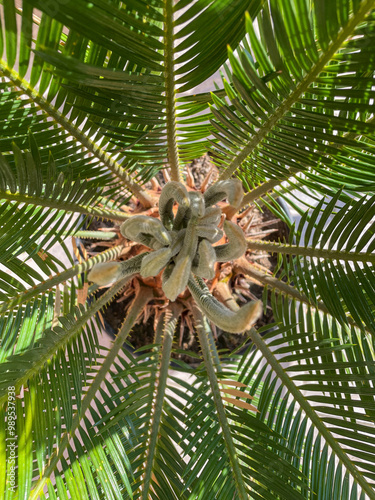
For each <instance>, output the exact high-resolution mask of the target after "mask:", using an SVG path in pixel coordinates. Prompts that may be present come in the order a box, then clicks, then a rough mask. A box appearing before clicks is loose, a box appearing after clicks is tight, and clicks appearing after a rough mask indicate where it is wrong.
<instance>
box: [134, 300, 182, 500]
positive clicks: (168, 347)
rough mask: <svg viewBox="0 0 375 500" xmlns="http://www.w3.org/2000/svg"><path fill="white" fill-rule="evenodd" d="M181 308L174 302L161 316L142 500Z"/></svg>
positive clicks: (156, 437)
mask: <svg viewBox="0 0 375 500" xmlns="http://www.w3.org/2000/svg"><path fill="white" fill-rule="evenodd" d="M180 312H181V308H179V307H177V306H175V305H174V304H172V305H171V306H170V308H169V309H167V311H166V313H165V317H164V318H161V320H162V321H164V331H163V341H162V347H161V355H160V359H161V361H160V370H159V380H158V385H157V391H156V395H155V410H154V414H153V416H152V424H151V430H150V441H149V443H148V452H147V460H146V466H145V473H144V478H143V485H142V500H147V499H148V498H149V489H150V482H151V476H152V470H153V463H154V456H155V451H156V446H157V441H158V436H159V426H160V421H161V417H162V413H163V405H164V396H165V390H166V387H167V378H168V369H169V361H170V357H171V352H172V343H173V335H174V331H175V329H176V325H177V320H178V317H179V314H180Z"/></svg>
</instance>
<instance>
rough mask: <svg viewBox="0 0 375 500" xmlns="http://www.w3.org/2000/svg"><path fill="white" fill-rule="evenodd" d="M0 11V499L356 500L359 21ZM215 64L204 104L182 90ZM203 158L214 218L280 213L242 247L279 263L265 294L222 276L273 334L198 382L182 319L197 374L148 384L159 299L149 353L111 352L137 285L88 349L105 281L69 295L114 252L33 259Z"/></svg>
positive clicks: (33, 0)
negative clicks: (240, 190) (236, 193)
mask: <svg viewBox="0 0 375 500" xmlns="http://www.w3.org/2000/svg"><path fill="white" fill-rule="evenodd" d="M1 3H2V17H1V23H2V26H1V28H2V31H1V38H0V45H1V51H2V60H1V63H0V74H1V76H2V81H1V83H0V85H1V90H2V94H1V98H0V99H1V107H0V109H1V115H0V120H1V130H0V133H1V138H0V147H1V151H2V158H1V164H0V198H1V210H0V218H1V222H0V227H1V228H2V229H1V233H0V235H1V238H0V252H1V259H2V270H1V273H0V286H1V300H2V304H1V306H0V308H1V309H0V310H1V315H2V316H1V319H0V321H1V322H0V325H1V326H0V328H1V335H2V337H1V338H2V340H1V361H2V364H1V366H0V372H1V381H0V390H1V404H2V410H1V412H2V418H1V419H0V426H1V427H0V429H1V434H2V441H1V442H2V445H4V443H8V444H9V443H10V442H11V441H9V438H11V437H12V436H11V435H9V426H8V434H7V431H6V429H7V424H8V423H9V415H10V411H11V409H12V408H13V400H12V393H11V392H10V393H9V396H10V398H9V401H10V403H8V406H7V401H8V391H7V388H8V387H9V386H11V387H13V386H14V387H15V392H16V393H17V394H18V393H20V397H18V398H16V400H15V407H16V413H17V427H16V434H17V436H18V440H17V444H18V447H17V449H16V461H15V464H17V469H16V484H17V487H16V488H15V490H16V491H15V492H14V493H13V492H12V490H13V488H12V483H11V482H10V480H11V472H12V470H11V467H12V462H10V461H8V469H5V468H1V469H0V493H1V495H2V494H3V491H7V493H6V496H5V498H7V499H8V498H25V499H26V498H32V499H36V498H38V497H39V496H40V497H41V498H45V497H48V498H59V499H62V498H69V497H70V498H74V499H76V498H77V499H78V498H79V499H81V498H95V499H99V498H106V499H107V498H108V499H115V498H116V499H117V498H143V499H146V498H153V499H156V498H159V499H163V500H164V499H166V498H168V499H169V498H170V499H183V498H186V499H191V500H193V499H199V498H202V499H205V500H206V499H214V498H217V499H223V500H226V499H232V498H240V499H244V498H248V497H250V498H254V499H263V498H264V499H274V498H280V499H292V498H293V499H294V498H295V499H297V498H306V499H310V498H317V499H325V498H327V499H328V498H329V499H330V498H334V499H349V498H351V499H354V498H357V497H358V496H360V498H366V496H367V497H368V498H375V493H374V490H373V482H374V479H375V468H374V458H375V451H374V443H375V431H374V426H373V423H374V418H375V413H374V403H375V401H374V387H373V384H374V378H375V360H374V341H373V339H374V335H375V320H374V311H375V299H374V297H375V281H374V275H373V265H374V260H375V259H374V254H373V250H374V247H375V239H374V227H373V225H371V224H372V221H373V217H374V213H375V198H374V196H372V195H371V193H372V192H373V190H374V185H375V184H374V182H375V175H374V171H373V160H374V152H375V150H374V129H375V124H374V120H373V117H374V104H373V100H374V95H375V94H374V91H373V85H374V57H375V56H374V50H373V46H374V43H375V11H373V10H372V9H373V8H374V7H375V2H374V1H373V0H362V1H361V0H340V1H339V0H330V1H329V2H324V1H322V0H309V1H308V0H301V1H300V0H282V1H276V0H269V1H261V0H257V1H250V0H248V1H244V0H236V1H234V2H229V1H228V0H220V1H215V2H212V3H210V2H208V1H207V0H197V1H196V2H195V3H193V2H191V1H190V0H180V1H179V2H177V3H176V5H175V6H173V3H174V2H172V0H153V1H151V2H143V1H141V0H130V1H129V2H126V3H125V2H120V1H116V0H111V1H110V0H93V1H91V2H88V1H86V0H60V1H57V0H56V1H52V0H51V1H50V2H46V1H44V0H24V1H20V2H15V1H14V0H2V2H1ZM246 11H248V14H245V12H246ZM252 20H256V22H254V24H253V22H252ZM245 35H246V36H245ZM227 44H229V45H230V47H231V48H230V49H227ZM31 49H32V50H31ZM228 50H229V63H230V67H229V66H225V70H226V76H225V78H224V77H223V79H222V81H223V87H224V88H223V89H216V90H215V91H214V92H213V93H211V94H197V95H189V93H187V94H186V92H187V91H190V90H192V89H193V88H194V87H195V86H196V85H198V84H200V83H202V82H203V81H205V80H206V79H207V78H208V77H210V76H212V74H213V73H214V72H215V71H217V70H218V69H219V68H220V67H221V66H222V65H223V64H224V63H225V61H226V60H227V58H228ZM176 91H178V92H179V94H178V95H179V97H178V98H176ZM184 92H185V94H184ZM208 150H210V151H211V154H212V157H213V158H214V159H215V162H216V164H217V166H218V168H219V172H220V178H219V179H220V180H225V179H229V178H231V177H237V178H239V179H240V180H241V181H242V184H243V187H244V191H245V196H244V199H243V202H242V204H241V206H240V207H236V209H242V208H244V207H246V206H247V205H248V204H250V203H258V204H263V205H266V206H268V207H269V208H270V209H271V210H272V211H273V212H274V213H275V214H278V215H280V216H281V217H282V218H284V219H285V216H284V214H283V211H282V209H281V207H280V205H279V204H278V202H277V201H276V200H277V199H278V198H280V197H282V198H284V199H286V200H287V201H288V202H289V203H290V204H291V205H292V206H294V207H295V208H296V209H297V210H298V211H299V212H300V215H301V222H300V223H299V225H298V227H297V228H295V227H291V238H290V243H287V242H284V243H280V244H272V245H271V244H267V243H264V242H262V241H253V240H252V241H249V242H248V246H249V248H250V249H256V250H263V249H264V250H267V249H268V250H270V251H272V252H276V253H278V255H279V256H280V259H279V264H280V271H279V273H278V277H270V276H268V275H266V274H262V273H261V272H260V271H259V270H258V269H257V268H254V267H252V266H251V265H250V264H249V263H248V261H247V260H246V259H239V260H238V261H236V265H237V266H239V268H240V269H242V272H243V273H244V274H246V275H248V276H249V277H250V278H254V279H256V280H257V281H258V282H261V283H263V284H264V285H265V286H267V287H268V290H269V293H270V294H271V296H272V303H273V312H274V316H275V319H276V324H275V325H274V326H275V328H268V329H266V330H264V331H263V332H260V333H262V336H261V335H260V333H259V332H257V331H256V330H254V329H252V330H251V332H250V335H251V338H252V340H253V343H254V344H255V346H256V349H255V350H251V349H250V350H248V351H247V352H246V353H245V354H243V355H241V356H234V357H232V358H231V360H230V361H229V362H226V363H222V364H221V363H220V359H219V357H218V355H217V352H216V350H215V347H214V343H213V340H212V339H213V337H212V333H211V329H210V324H209V322H208V321H207V319H206V318H205V317H204V315H202V313H201V310H200V309H199V308H197V307H196V306H195V305H193V306H192V309H193V314H194V320H195V327H196V329H197V332H198V336H199V339H200V343H201V348H202V355H203V361H204V363H203V364H202V366H200V368H199V369H198V370H196V371H193V370H191V369H190V368H188V367H187V366H185V365H183V364H181V365H178V368H175V369H174V370H173V371H169V360H170V355H171V351H172V347H173V346H172V338H173V333H174V329H175V327H176V325H177V318H178V316H179V314H180V309H179V306H178V302H176V303H170V305H169V306H168V307H167V308H166V309H165V313H164V314H163V315H162V316H161V318H160V320H159V323H158V327H157V329H156V332H155V345H154V346H153V347H152V349H153V351H152V354H150V353H149V352H147V353H145V354H142V353H141V354H140V355H139V356H137V357H134V358H133V356H132V355H131V354H129V353H128V352H126V353H125V354H126V355H123V354H124V353H123V343H124V340H125V339H126V337H127V335H128V334H129V332H130V330H131V328H132V326H133V324H134V322H135V320H136V318H137V315H138V313H139V312H140V311H141V310H142V308H143V307H144V306H145V305H146V304H147V303H148V302H149V301H150V300H152V295H151V292H150V290H149V289H147V288H145V289H142V293H138V294H137V296H136V297H135V300H134V303H133V305H132V307H131V310H130V312H129V313H128V316H127V318H126V320H125V323H124V324H123V326H122V327H121V329H120V331H119V333H118V336H117V339H116V341H115V342H114V344H113V346H112V348H111V349H110V350H109V351H103V350H99V346H98V339H97V334H96V316H95V314H96V312H98V311H100V310H101V308H103V307H105V305H106V304H107V303H108V302H110V301H111V300H112V299H113V297H114V296H115V295H116V294H117V293H118V292H119V291H120V290H121V289H122V288H123V287H124V285H125V283H126V281H127V279H128V278H127V277H125V278H122V279H121V280H120V281H117V282H116V283H115V284H114V285H112V286H111V287H110V288H109V289H108V290H107V291H106V292H105V293H104V294H103V295H102V296H101V297H100V298H98V299H97V300H94V301H92V302H90V303H89V304H84V305H82V304H80V301H78V305H77V289H79V288H80V287H81V285H82V283H81V273H83V272H85V271H89V270H90V269H91V268H92V267H93V266H94V265H95V264H96V263H99V262H108V261H110V260H116V259H117V258H118V257H119V256H120V255H121V252H122V250H123V247H122V246H121V245H117V246H114V247H113V248H112V249H110V250H108V251H107V252H104V253H103V254H100V255H98V256H95V257H93V258H91V259H89V260H88V261H87V262H84V263H82V264H79V265H74V266H73V267H71V268H68V269H65V270H63V272H61V273H60V274H59V272H58V266H59V262H58V261H56V258H54V257H53V255H52V254H51V253H50V252H49V250H50V248H51V246H52V245H53V244H54V243H55V242H56V241H59V242H61V244H62V245H63V241H64V239H65V238H66V235H67V234H77V230H78V228H77V215H78V214H87V215H95V216H98V217H105V218H108V219H110V220H113V221H115V222H116V223H119V224H120V223H122V222H123V221H125V220H127V218H128V215H127V214H125V213H124V211H123V210H122V209H121V207H122V206H123V204H124V201H126V200H127V199H128V197H129V196H130V194H133V195H134V196H135V197H137V199H138V200H139V202H140V204H141V205H142V206H143V207H149V206H151V205H152V204H153V203H154V202H155V200H154V199H153V198H152V196H150V193H149V192H148V191H147V190H146V189H145V188H144V187H143V185H144V183H145V182H146V181H147V180H149V179H151V178H152V177H153V176H154V175H155V174H156V173H157V172H158V171H159V170H160V169H161V168H163V166H165V164H167V165H168V167H169V169H170V173H171V178H172V180H173V181H175V182H181V181H183V180H184V173H183V172H184V171H183V167H184V165H185V164H186V162H188V161H190V160H192V159H193V158H197V157H199V156H200V155H201V154H203V153H205V152H207V151H208ZM300 193H304V194H308V195H309V196H311V197H312V199H313V200H314V199H315V200H316V201H317V204H316V203H315V204H316V208H314V209H312V210H310V208H311V207H309V206H308V205H307V203H305V204H304V206H302V208H301V203H297V200H299V197H300ZM299 201H300V200H299ZM227 215H228V216H231V215H234V213H230V210H229V213H228V214H227ZM304 242H305V243H304ZM64 248H65V247H64ZM70 258H71V257H70ZM72 265H73V262H72ZM36 269H38V270H36ZM137 269H138V268H136V267H135V268H134V269H133V270H132V269H130V271H134V270H137ZM12 276H15V277H12ZM202 286H203V284H202ZM190 372H191V376H192V379H191V380H189V383H188V382H185V378H183V377H182V376H181V373H184V374H186V373H188V374H189V373H190ZM222 381H225V382H226V383H225V384H223V383H222ZM324 386H325V388H324ZM243 389H244V391H243V394H240V393H238V391H239V390H241V391H242V390H243ZM225 393H226V394H227V395H228V394H229V396H230V398H228V397H226V396H225ZM249 396H252V397H253V400H252V401H251V403H252V405H255V407H256V408H257V410H258V411H257V412H256V413H255V412H254V411H253V410H252V409H251V408H252V407H251V405H250V404H249V401H248V400H249V399H251V397H249ZM237 398H240V399H237ZM246 400H247V401H246ZM245 401H246V402H245ZM4 415H8V420H5V419H4V418H3V416H4ZM6 438H8V441H5V439H6ZM7 454H8V455H7ZM7 456H8V458H11V456H10V448H9V447H8V448H6V447H4V446H2V447H0V461H1V463H2V464H3V463H5V459H6V457H7Z"/></svg>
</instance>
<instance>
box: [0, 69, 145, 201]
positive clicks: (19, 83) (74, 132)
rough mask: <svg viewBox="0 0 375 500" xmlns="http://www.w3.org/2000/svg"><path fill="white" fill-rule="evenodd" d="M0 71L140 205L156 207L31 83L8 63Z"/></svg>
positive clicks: (108, 156) (118, 165)
mask: <svg viewBox="0 0 375 500" xmlns="http://www.w3.org/2000/svg"><path fill="white" fill-rule="evenodd" d="M0 71H1V72H2V73H3V75H4V76H6V77H7V78H8V79H9V80H10V81H11V82H12V83H13V84H14V85H15V86H16V87H18V88H19V89H21V90H22V91H23V92H24V93H25V94H26V95H27V96H28V97H30V99H32V101H33V102H35V103H36V104H37V105H38V106H39V107H40V108H41V109H42V110H43V111H45V112H46V113H47V114H48V115H49V116H51V117H52V118H53V119H54V120H55V121H56V122H57V123H58V124H59V125H61V127H62V128H63V129H65V130H66V131H68V132H69V134H70V135H71V136H73V137H74V138H75V139H76V140H77V141H78V142H80V143H81V144H82V146H84V147H85V148H86V149H87V151H89V152H90V153H92V154H93V155H94V156H95V157H96V158H98V160H100V161H101V162H102V163H103V164H104V165H105V166H106V167H107V168H108V169H109V170H110V171H111V172H112V173H113V174H114V175H116V176H117V177H118V178H119V179H120V180H121V181H122V183H123V184H124V186H125V187H126V189H128V190H129V191H130V192H131V193H132V194H133V195H134V196H136V197H137V198H138V200H139V201H140V203H141V204H142V205H143V206H144V207H146V208H148V207H151V206H153V205H155V200H154V199H153V198H152V196H151V195H150V194H149V193H147V192H146V191H144V190H143V189H142V187H141V186H140V185H139V184H137V182H136V181H135V180H134V179H133V178H132V177H130V175H128V174H127V173H126V171H125V170H124V169H123V168H122V167H121V165H120V164H119V163H118V162H117V161H115V160H114V159H112V158H111V156H110V155H109V154H108V153H106V151H105V150H104V149H102V148H101V147H100V146H98V145H97V144H95V143H94V142H93V141H92V140H91V139H90V138H89V137H88V136H87V135H86V134H84V133H83V132H82V131H81V130H80V129H79V128H78V127H76V126H75V125H74V123H73V122H71V121H69V120H68V119H67V118H66V117H65V116H64V115H63V114H62V113H60V111H58V110H57V109H55V108H54V107H53V106H52V105H51V104H50V103H49V102H48V101H47V100H46V99H44V97H42V96H41V95H39V94H38V92H37V91H36V90H35V89H34V88H32V87H31V86H30V85H29V83H28V82H27V81H26V80H24V79H23V78H21V77H20V76H19V74H18V73H17V72H16V71H14V70H13V69H11V68H9V67H8V66H7V63H6V62H5V61H3V60H0Z"/></svg>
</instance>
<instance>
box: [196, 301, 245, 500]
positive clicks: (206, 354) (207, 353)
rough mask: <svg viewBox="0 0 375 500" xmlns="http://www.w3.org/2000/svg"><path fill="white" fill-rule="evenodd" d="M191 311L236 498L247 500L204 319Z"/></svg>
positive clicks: (199, 313)
mask: <svg viewBox="0 0 375 500" xmlns="http://www.w3.org/2000/svg"><path fill="white" fill-rule="evenodd" d="M192 310H193V316H194V322H195V326H196V329H197V333H198V338H199V343H200V345H201V349H202V354H203V359H204V363H205V366H206V370H207V376H208V379H209V381H210V385H211V391H212V396H213V399H214V402H215V406H216V411H217V416H218V419H219V423H220V426H221V430H222V432H223V437H224V441H225V445H226V448H227V452H228V455H229V460H230V463H231V466H232V471H233V475H234V479H235V482H236V486H237V493H238V498H239V499H240V500H247V499H248V498H249V496H248V494H247V492H246V486H245V482H244V479H243V475H242V471H241V467H240V464H239V461H238V456H237V452H236V448H235V446H234V443H233V439H232V434H231V431H230V426H229V423H228V420H227V416H226V414H225V409H224V404H223V400H222V399H221V394H220V388H219V384H218V381H217V376H216V372H215V363H214V360H213V356H212V351H211V346H210V342H209V339H208V338H207V334H206V328H205V319H204V318H203V316H202V313H201V312H200V310H199V308H198V307H197V306H196V305H195V304H193V306H192Z"/></svg>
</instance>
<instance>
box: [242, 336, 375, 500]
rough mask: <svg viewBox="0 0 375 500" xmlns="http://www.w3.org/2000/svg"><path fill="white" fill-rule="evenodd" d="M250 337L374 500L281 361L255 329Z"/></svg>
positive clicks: (373, 497)
mask: <svg viewBox="0 0 375 500" xmlns="http://www.w3.org/2000/svg"><path fill="white" fill-rule="evenodd" d="M250 337H251V339H252V341H253V342H254V344H255V346H256V347H257V348H258V349H259V351H260V352H261V353H262V355H263V356H264V358H265V359H266V360H267V362H268V363H269V365H270V366H271V368H272V369H273V371H274V372H275V373H276V375H277V376H278V377H279V379H280V380H281V382H282V383H283V384H284V386H285V387H286V388H287V389H288V391H289V392H290V394H291V395H292V396H293V398H294V400H295V401H297V402H298V404H299V405H300V407H301V409H302V410H303V411H304V412H305V414H306V415H307V417H308V418H309V419H310V420H311V422H312V423H313V424H314V426H315V427H316V429H317V430H318V432H319V434H320V435H321V436H322V437H323V438H324V439H325V441H326V442H327V444H328V445H329V446H330V447H331V449H332V451H333V452H334V453H335V454H336V456H337V458H338V459H339V460H340V461H341V462H342V463H343V465H344V467H346V469H347V470H348V471H349V472H350V474H351V475H352V476H353V478H354V479H355V481H357V482H358V484H359V485H360V486H361V487H362V489H363V490H364V491H365V492H366V493H367V494H368V496H369V498H370V499H372V500H374V499H375V493H374V491H373V489H372V488H371V486H370V485H369V484H368V483H367V481H365V479H364V477H363V475H362V474H361V473H360V471H359V470H358V469H357V467H356V466H355V465H354V464H353V463H352V461H351V460H350V459H349V457H348V456H347V454H346V453H345V451H344V450H343V449H342V447H341V446H340V445H339V444H338V443H337V441H336V439H335V438H334V437H333V435H332V433H331V432H330V431H329V430H328V429H327V427H326V426H325V425H324V423H323V422H322V420H321V419H320V418H319V416H318V414H317V413H316V411H315V410H314V408H313V407H312V406H311V405H310V404H309V403H308V401H307V400H306V399H305V397H304V396H303V394H302V393H301V391H300V390H299V389H298V387H297V386H296V385H295V384H294V382H293V381H292V380H291V379H290V378H289V376H288V374H287V372H286V370H284V368H283V367H282V366H281V363H280V361H279V360H277V359H276V357H275V356H274V355H273V353H272V351H271V350H270V349H269V347H268V346H267V345H266V343H265V341H264V340H263V339H262V337H261V336H260V335H259V334H258V332H257V331H256V330H255V328H252V329H251V330H250Z"/></svg>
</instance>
